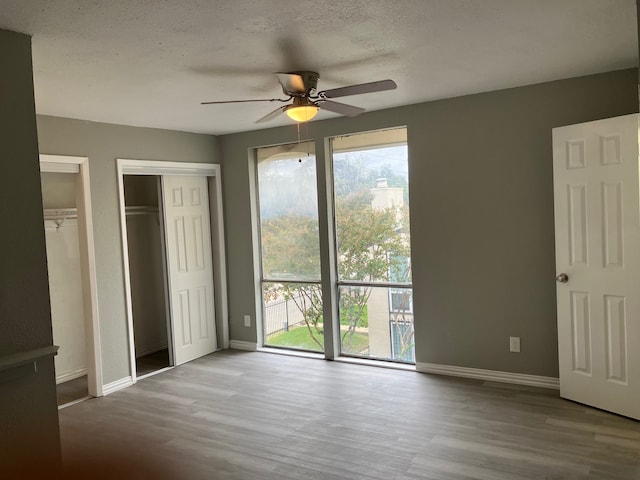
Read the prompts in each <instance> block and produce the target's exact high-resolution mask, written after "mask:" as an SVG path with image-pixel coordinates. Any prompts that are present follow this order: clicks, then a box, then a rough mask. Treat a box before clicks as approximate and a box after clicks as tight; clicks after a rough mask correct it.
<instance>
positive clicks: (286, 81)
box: [276, 72, 305, 95]
mask: <svg viewBox="0 0 640 480" xmlns="http://www.w3.org/2000/svg"><path fill="white" fill-rule="evenodd" d="M276 76H277V77H278V82H279V83H280V85H282V91H283V92H284V94H285V95H289V93H290V92H293V93H304V92H305V88H304V79H303V78H302V75H297V74H295V73H280V72H277V73H276Z"/></svg>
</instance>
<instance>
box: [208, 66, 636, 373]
mask: <svg viewBox="0 0 640 480" xmlns="http://www.w3.org/2000/svg"><path fill="white" fill-rule="evenodd" d="M637 78H638V77H637V72H636V70H635V69H630V70H623V71H617V72H611V73H606V74H600V75H593V76H588V77H582V78H574V79H568V80H561V81H556V82H550V83H544V84H538V85H533V86H527V87H521V88H514V89H509V90H502V91H497V92H489V93H483V94H478V95H471V96H465V97H459V98H453V99H447V100H442V101H435V102H429V103H423V104H417V105H412V106H407V107H402V108H395V109H389V110H384V111H378V112H371V113H368V114H364V115H361V116H359V117H356V118H352V119H349V118H338V119H332V120H326V121H320V122H314V123H311V124H309V126H308V136H307V135H305V138H315V139H316V152H317V153H318V155H319V158H321V157H320V155H321V153H322V151H323V138H324V137H328V136H333V135H340V134H346V133H352V132H359V131H367V130H374V129H380V128H386V127H393V126H399V125H406V126H407V127H408V143H409V169H410V204H411V209H412V214H411V215H412V217H411V235H412V239H411V240H412V261H413V280H414V309H415V314H416V325H415V329H416V360H417V362H429V363H437V364H445V365H456V366H464V367H474V368H483V369H491V370H500V371H509V372H518V373H527V374H536V375H544V376H552V377H557V376H558V354H557V333H556V304H555V302H556V297H555V283H554V276H555V266H554V262H555V259H554V258H555V257H554V223H553V177H552V148H551V129H552V128H553V127H557V126H561V125H569V124H574V123H580V122H585V121H590V120H595V119H601V118H607V117H614V116H618V115H624V114H628V113H634V112H637V111H638V94H637ZM354 102H355V103H357V99H354ZM301 132H302V133H305V132H306V128H302V129H301ZM296 136H297V130H296V127H295V126H294V125H291V126H288V127H280V128H274V129H268V130H260V131H254V132H247V133H240V134H234V135H227V136H223V137H220V140H221V144H222V152H223V167H224V176H223V181H224V192H225V224H226V235H227V253H228V265H229V273H228V276H229V301H230V303H229V315H230V330H231V338H232V339H234V340H243V341H249V342H255V341H256V331H255V328H247V327H244V326H243V324H242V319H243V318H242V317H243V315H244V314H250V315H251V316H252V318H255V313H256V312H255V302H254V294H255V292H254V291H253V284H254V277H253V254H252V251H253V250H252V243H251V232H252V229H251V218H250V198H249V184H250V182H251V181H253V179H251V178H250V175H249V168H248V165H249V161H248V151H249V149H250V148H252V147H256V146H263V145H273V144H277V143H286V142H295V141H296ZM323 205H324V202H323V200H322V198H320V207H321V208H322V206H323ZM323 216H324V214H323V212H322V211H321V218H322V217H323ZM323 245H324V246H325V247H326V242H323ZM327 258H328V257H327V255H326V254H325V255H324V256H323V261H325V262H327V261H328V260H327ZM509 336H520V337H521V339H522V353H520V354H513V353H509V350H508V337H509Z"/></svg>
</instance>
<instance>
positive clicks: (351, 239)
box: [256, 128, 415, 363]
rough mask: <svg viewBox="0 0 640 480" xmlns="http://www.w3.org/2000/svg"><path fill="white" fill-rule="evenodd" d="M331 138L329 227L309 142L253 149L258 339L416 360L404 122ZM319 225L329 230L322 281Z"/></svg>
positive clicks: (288, 345) (336, 352) (309, 348)
mask: <svg viewBox="0 0 640 480" xmlns="http://www.w3.org/2000/svg"><path fill="white" fill-rule="evenodd" d="M330 145H331V151H330V152H329V155H330V157H331V161H330V168H329V169H328V171H327V182H331V181H332V182H333V184H332V185H328V186H332V187H333V189H332V191H333V193H334V195H333V199H331V198H326V200H327V205H328V206H329V207H330V208H333V213H334V215H327V216H323V217H322V218H328V219H329V220H327V221H334V222H335V223H334V225H333V228H329V227H330V225H326V224H323V225H319V216H318V189H317V185H318V182H317V177H316V172H317V169H316V167H317V166H316V158H315V155H314V143H313V142H303V143H299V144H291V145H280V146H276V147H265V148H259V149H257V150H256V173H257V200H258V212H259V239H260V281H261V288H260V292H259V293H260V295H261V300H262V325H263V332H262V334H263V335H262V337H263V343H264V345H266V346H270V347H279V348H287V349H297V350H306V351H312V352H324V351H325V342H331V343H327V346H328V348H327V351H328V352H329V355H332V356H333V355H345V356H355V357H365V358H372V359H380V360H388V361H389V360H390V361H396V362H406V363H414V362H415V353H414V323H413V318H414V313H413V290H412V283H411V249H410V232H409V190H408V189H409V187H408V179H409V178H408V177H409V172H408V158H407V142H406V129H404V128H399V129H392V130H384V131H378V132H370V133H364V134H357V135H349V136H343V137H336V138H332V139H331V143H330ZM319 170H320V171H323V170H324V169H319ZM320 180H324V179H320ZM323 183H324V182H323V181H321V182H320V184H323ZM326 191H331V189H330V188H328V189H327V190H326ZM323 192H324V189H323ZM323 195H324V193H323ZM323 221H324V220H323ZM320 227H323V228H320ZM320 231H323V232H334V233H335V238H333V239H327V240H329V242H327V243H325V244H324V245H327V246H328V247H329V248H331V246H332V245H333V246H335V250H334V253H335V255H330V253H331V252H325V253H326V254H325V255H324V256H323V257H322V258H325V259H329V258H334V259H335V263H334V264H331V265H329V264H324V265H323V268H322V271H324V272H327V271H331V272H333V273H332V274H331V278H335V279H336V280H335V282H334V283H333V284H331V288H330V289H329V288H328V286H329V285H330V283H329V282H328V280H327V279H326V278H324V279H323V277H322V275H321V268H320V267H321V255H320ZM325 261H327V262H328V261H329V260H325ZM322 285H324V286H325V288H326V289H327V290H325V291H323V289H322ZM323 297H326V298H323ZM329 300H330V301H329ZM323 304H324V305H331V308H330V310H331V311H333V310H334V309H335V307H337V311H336V312H334V313H333V314H331V313H330V312H329V311H325V309H323ZM337 339H339V343H334V342H336V340H337ZM329 347H330V348H329Z"/></svg>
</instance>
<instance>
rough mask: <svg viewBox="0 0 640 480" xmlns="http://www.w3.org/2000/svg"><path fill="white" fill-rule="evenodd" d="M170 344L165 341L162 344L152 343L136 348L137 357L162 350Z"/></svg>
mask: <svg viewBox="0 0 640 480" xmlns="http://www.w3.org/2000/svg"><path fill="white" fill-rule="evenodd" d="M167 348H169V346H168V345H167V344H166V343H165V344H162V345H151V346H148V347H144V348H140V349H139V348H136V358H140V357H144V356H146V355H151V354H152V353H156V352H159V351H161V350H166V349H167Z"/></svg>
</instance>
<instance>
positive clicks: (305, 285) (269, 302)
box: [256, 142, 324, 352]
mask: <svg viewBox="0 0 640 480" xmlns="http://www.w3.org/2000/svg"><path fill="white" fill-rule="evenodd" d="M313 148H314V146H313V143H312V142H307V143H300V144H295V145H282V146H277V147H268V148H260V149H258V150H257V152H256V155H257V177H258V202H259V215H260V247H261V283H262V307H263V315H262V318H263V322H262V323H263V329H264V331H263V336H264V344H265V345H268V346H272V347H285V348H291V349H300V350H310V351H317V352H322V351H324V331H323V321H322V289H321V286H320V247H319V236H318V201H317V187H316V159H315V155H314V150H313Z"/></svg>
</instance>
